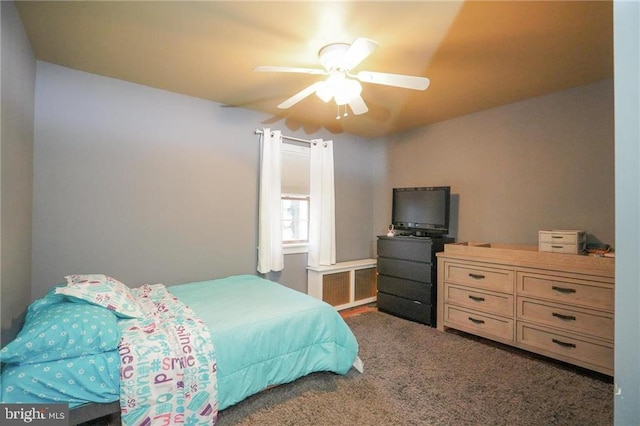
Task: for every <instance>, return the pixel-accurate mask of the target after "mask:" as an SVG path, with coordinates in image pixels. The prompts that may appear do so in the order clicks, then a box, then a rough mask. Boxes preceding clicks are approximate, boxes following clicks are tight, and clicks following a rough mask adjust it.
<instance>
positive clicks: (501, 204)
mask: <svg viewBox="0 0 640 426" xmlns="http://www.w3.org/2000/svg"><path fill="white" fill-rule="evenodd" d="M613 119H614V109H613V81H612V80H607V81H601V82H598V83H594V84H591V85H587V86H582V87H578V88H574V89H570V90H566V91H562V92H557V93H553V94H550V95H547V96H542V97H537V98H532V99H529V100H525V101H522V102H518V103H514V104H510V105H506V106H503V107H499V108H495V109H491V110H487V111H482V112H478V113H475V114H470V115H467V116H464V117H459V118H455V119H452V120H448V121H445V122H441V123H437V124H434V125H431V126H426V127H423V128H420V129H417V130H414V131H411V132H408V133H406V134H403V135H398V136H395V137H391V138H389V140H388V146H387V150H388V154H387V168H388V170H387V173H388V179H387V180H386V183H385V187H384V188H382V192H381V193H379V194H378V195H377V197H378V199H381V200H383V201H380V202H379V205H380V206H382V205H385V204H386V207H381V210H382V211H385V212H387V215H386V216H385V217H384V218H383V217H378V218H376V227H377V229H378V232H383V231H385V230H386V228H387V225H388V223H389V221H390V220H391V217H390V215H391V214H390V212H391V207H390V204H391V188H392V187H403V186H435V185H451V190H452V194H453V197H452V210H453V212H452V225H453V226H452V228H453V231H452V232H453V235H454V236H455V237H456V238H457V240H458V241H486V242H501V243H511V244H532V245H536V244H537V241H538V231H539V230H543V229H553V228H555V229H584V230H586V231H587V232H588V233H589V240H590V241H601V242H604V243H607V244H611V245H614V241H615V234H614V161H613V158H614V121H613Z"/></svg>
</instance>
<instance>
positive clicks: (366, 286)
mask: <svg viewBox="0 0 640 426" xmlns="http://www.w3.org/2000/svg"><path fill="white" fill-rule="evenodd" d="M377 277H378V274H377V273H376V268H367V269H358V270H356V271H355V281H356V282H355V295H354V300H362V299H368V298H369V297H375V296H376V294H377V287H378V286H377Z"/></svg>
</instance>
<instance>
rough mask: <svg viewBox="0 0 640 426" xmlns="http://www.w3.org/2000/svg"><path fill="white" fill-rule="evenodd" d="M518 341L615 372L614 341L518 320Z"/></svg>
mask: <svg viewBox="0 0 640 426" xmlns="http://www.w3.org/2000/svg"><path fill="white" fill-rule="evenodd" d="M517 341H518V343H521V344H523V345H527V346H530V347H533V348H536V349H539V350H541V351H543V353H544V352H549V353H551V354H555V355H558V356H559V359H563V360H567V361H569V362H571V361H577V363H578V364H579V365H580V363H587V364H592V365H596V366H598V367H600V369H599V370H603V369H604V370H607V371H610V373H609V374H612V373H613V343H611V344H609V343H605V342H600V341H597V340H590V339H588V338H584V337H580V336H576V335H573V334H570V333H556V332H553V331H551V330H546V329H544V328H542V327H536V326H533V325H530V324H527V323H523V322H521V321H518V330H517Z"/></svg>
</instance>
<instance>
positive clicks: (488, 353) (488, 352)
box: [218, 312, 613, 426]
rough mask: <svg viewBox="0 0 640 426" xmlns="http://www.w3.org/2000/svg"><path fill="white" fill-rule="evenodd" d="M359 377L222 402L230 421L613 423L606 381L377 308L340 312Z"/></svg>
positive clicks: (312, 380) (225, 420)
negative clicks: (354, 343) (355, 347)
mask: <svg viewBox="0 0 640 426" xmlns="http://www.w3.org/2000/svg"><path fill="white" fill-rule="evenodd" d="M346 321H347V323H348V324H349V326H350V327H351V328H352V330H353V332H354V334H355V335H356V337H357V338H358V342H359V345H360V357H361V359H362V360H363V362H364V365H365V372H364V374H359V373H358V372H356V371H355V370H353V369H352V370H351V371H350V372H349V373H348V374H347V375H346V376H338V375H335V374H331V373H317V374H313V375H311V376H308V377H305V378H302V379H299V380H297V381H296V382H294V383H291V384H287V385H283V386H279V387H276V388H273V389H270V390H267V391H264V392H261V393H260V394H258V395H255V396H253V397H250V398H249V399H247V400H245V401H243V402H241V403H239V404H237V405H235V406H233V407H230V408H228V409H226V410H224V411H222V412H220V415H219V421H218V426H230V425H318V424H322V425H373V424H380V425H389V424H393V425H456V426H462V425H474V426H475V425H492V426H493V425H508V426H517V425H535V426H538V425H540V426H547V425H563V426H566V425H580V426H583V425H611V424H612V423H613V384H612V380H611V378H608V377H606V376H601V375H598V374H595V373H589V372H586V371H582V370H579V369H576V368H573V367H570V366H566V365H564V364H561V363H557V362H555V361H551V360H548V359H545V358H540V357H537V356H534V355H529V354H527V353H526V352H523V351H519V350H516V349H512V348H508V347H505V346H502V345H498V344H494V343H492V342H489V341H486V340H483V339H478V338H475V337H471V336H467V335H461V334H457V333H451V332H447V333H441V332H439V331H437V330H435V329H433V328H430V327H427V326H424V325H421V324H417V323H414V322H410V321H405V320H402V319H400V318H396V317H393V316H390V315H387V314H384V313H379V312H367V313H363V314H360V315H356V316H352V317H349V318H347V319H346Z"/></svg>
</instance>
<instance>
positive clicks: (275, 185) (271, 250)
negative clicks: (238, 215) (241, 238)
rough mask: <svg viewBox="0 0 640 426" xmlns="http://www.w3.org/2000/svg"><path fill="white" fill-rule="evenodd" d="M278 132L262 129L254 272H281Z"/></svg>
mask: <svg viewBox="0 0 640 426" xmlns="http://www.w3.org/2000/svg"><path fill="white" fill-rule="evenodd" d="M281 146H282V133H281V132H280V131H279V130H274V131H271V130H270V129H263V130H262V137H261V139H260V200H259V204H258V216H259V218H258V221H259V223H258V272H260V273H261V274H266V273H268V272H270V271H281V270H282V269H283V268H284V256H283V255H282V210H281V207H280V203H281V201H280V199H281V180H282V178H281V175H282V174H281V173H282V172H281V156H280V151H281Z"/></svg>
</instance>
